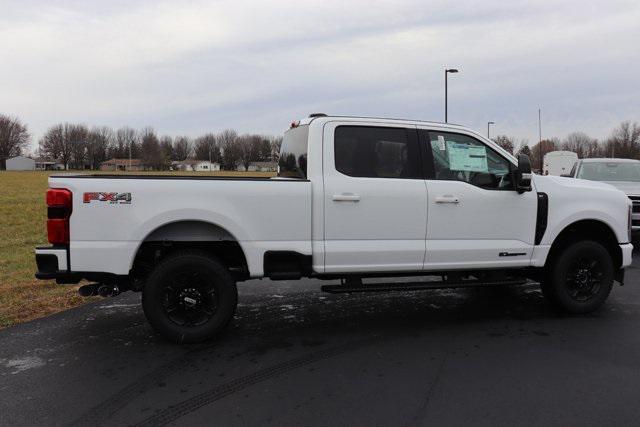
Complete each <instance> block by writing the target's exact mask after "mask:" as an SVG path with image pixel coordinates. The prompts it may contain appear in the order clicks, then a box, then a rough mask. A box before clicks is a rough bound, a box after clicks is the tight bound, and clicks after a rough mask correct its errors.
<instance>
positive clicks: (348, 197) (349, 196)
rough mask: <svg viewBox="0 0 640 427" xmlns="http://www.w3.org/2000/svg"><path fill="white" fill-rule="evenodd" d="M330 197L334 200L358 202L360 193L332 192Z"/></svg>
mask: <svg viewBox="0 0 640 427" xmlns="http://www.w3.org/2000/svg"><path fill="white" fill-rule="evenodd" d="M332 199H333V201H334V202H359V201H360V195H359V194H353V193H342V194H334V195H333V197H332Z"/></svg>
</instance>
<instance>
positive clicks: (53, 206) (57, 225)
mask: <svg viewBox="0 0 640 427" xmlns="http://www.w3.org/2000/svg"><path fill="white" fill-rule="evenodd" d="M72 207H73V203H72V193H71V191H69V190H67V189H66V188H50V189H48V190H47V218H48V219H47V236H48V238H49V243H51V244H52V245H68V244H69V217H70V216H71V211H72Z"/></svg>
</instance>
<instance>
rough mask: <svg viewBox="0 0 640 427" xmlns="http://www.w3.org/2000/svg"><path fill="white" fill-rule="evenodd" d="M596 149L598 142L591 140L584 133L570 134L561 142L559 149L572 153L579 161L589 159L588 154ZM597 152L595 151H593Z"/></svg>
mask: <svg viewBox="0 0 640 427" xmlns="http://www.w3.org/2000/svg"><path fill="white" fill-rule="evenodd" d="M597 147H598V140H597V139H595V138H591V137H590V136H589V135H587V134H586V133H584V132H572V133H570V134H569V135H567V137H566V138H565V139H564V141H562V145H561V146H560V148H561V149H562V150H566V151H573V152H574V153H576V154H577V155H578V158H579V159H583V158H585V157H589V156H588V155H587V154H588V153H593V152H594V148H597ZM595 151H597V150H595Z"/></svg>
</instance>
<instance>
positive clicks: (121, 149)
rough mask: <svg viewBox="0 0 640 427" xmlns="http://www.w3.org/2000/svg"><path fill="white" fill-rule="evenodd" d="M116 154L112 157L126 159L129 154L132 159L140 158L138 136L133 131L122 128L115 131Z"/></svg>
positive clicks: (128, 128)
mask: <svg viewBox="0 0 640 427" xmlns="http://www.w3.org/2000/svg"><path fill="white" fill-rule="evenodd" d="M116 145H117V149H116V154H117V155H115V156H114V157H117V158H121V159H127V158H129V154H131V158H132V159H139V158H140V147H139V145H140V136H139V135H138V132H136V130H135V129H131V128H130V127H127V126H125V127H122V128H120V129H118V130H117V131H116Z"/></svg>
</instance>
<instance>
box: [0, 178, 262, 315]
mask: <svg viewBox="0 0 640 427" xmlns="http://www.w3.org/2000/svg"><path fill="white" fill-rule="evenodd" d="M156 173H157V172H156ZM167 173H169V174H175V173H174V172H167ZM49 174H50V173H49V172H32V171H28V172H7V171H0V328H2V327H6V326H10V325H13V324H15V323H19V322H24V321H27V320H31V319H35V318H38V317H42V316H45V315H47V314H51V313H55V312H58V311H61V310H65V309H67V308H69V307H73V306H76V305H78V304H82V303H83V302H84V301H87V299H86V298H82V297H80V296H78V294H77V288H78V286H69V285H56V284H55V282H54V281H41V280H36V279H35V278H34V273H35V270H36V265H35V257H34V252H33V249H34V248H35V247H36V246H38V245H47V244H48V243H47V233H46V219H47V209H46V204H45V192H46V189H47V178H48V176H49ZM180 174H181V175H183V174H185V173H183V172H181V173H180ZM190 174H193V175H202V174H203V173H199V172H194V173H190ZM204 174H206V175H236V176H237V175H251V176H271V175H272V174H271V173H248V174H247V173H244V172H213V173H204Z"/></svg>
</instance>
